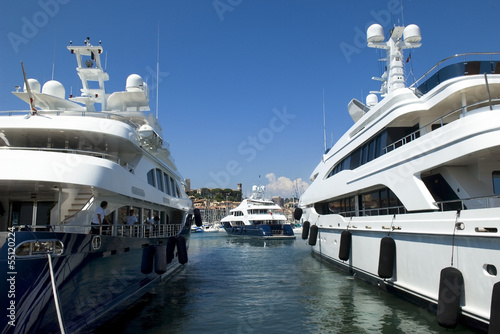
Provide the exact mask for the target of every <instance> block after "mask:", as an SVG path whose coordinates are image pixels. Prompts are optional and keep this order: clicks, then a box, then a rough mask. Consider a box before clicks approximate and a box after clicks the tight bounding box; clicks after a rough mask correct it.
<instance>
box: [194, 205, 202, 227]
mask: <svg viewBox="0 0 500 334" xmlns="http://www.w3.org/2000/svg"><path fill="white" fill-rule="evenodd" d="M193 213H194V222H195V223H196V226H198V227H200V226H201V225H203V222H202V220H201V213H200V209H198V208H195V209H194V210H193Z"/></svg>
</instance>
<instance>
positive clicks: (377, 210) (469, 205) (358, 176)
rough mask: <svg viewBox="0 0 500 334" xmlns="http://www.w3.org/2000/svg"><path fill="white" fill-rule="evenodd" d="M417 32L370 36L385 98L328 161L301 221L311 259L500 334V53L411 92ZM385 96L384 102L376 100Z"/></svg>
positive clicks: (426, 79) (443, 317)
mask: <svg viewBox="0 0 500 334" xmlns="http://www.w3.org/2000/svg"><path fill="white" fill-rule="evenodd" d="M420 41H421V35H420V29H419V27H418V26H416V25H413V24H412V25H408V26H407V27H400V26H396V27H394V28H393V29H392V30H391V32H390V37H389V38H388V39H387V40H386V39H385V38H384V31H383V28H382V27H381V26H380V25H378V24H374V25H372V26H370V27H369V28H368V30H367V42H368V46H369V47H372V48H378V49H382V50H386V59H384V60H385V62H386V63H385V73H384V74H383V75H382V77H381V78H374V79H377V80H380V81H381V82H382V86H381V89H380V91H377V92H370V94H369V95H368V97H367V98H366V104H365V103H362V102H360V101H358V100H356V99H353V100H351V101H350V102H349V104H348V111H349V113H350V115H351V116H352V119H353V121H354V125H352V127H351V128H350V129H348V130H347V132H346V133H345V134H344V135H343V136H342V137H341V138H340V139H339V140H338V142H337V143H336V144H335V145H334V146H333V147H332V148H331V149H330V150H329V151H327V152H325V153H324V154H323V156H322V157H321V161H320V162H319V164H318V165H317V167H316V168H315V169H314V171H313V173H312V176H311V181H312V184H311V185H310V186H309V188H308V189H307V190H306V191H305V193H304V194H303V195H302V196H301V198H300V203H299V204H300V207H299V208H298V209H297V210H296V212H295V218H296V219H301V220H302V221H304V231H303V235H302V237H303V238H304V239H308V243H309V245H311V249H312V252H313V255H315V256H319V257H320V258H322V259H325V260H328V261H329V262H331V263H333V264H334V265H336V266H337V267H339V268H341V269H343V270H345V271H347V272H349V273H351V274H356V277H357V278H361V279H363V280H366V281H368V282H370V283H372V284H374V285H377V286H379V287H381V288H382V289H385V290H387V291H389V292H393V293H395V294H397V295H400V296H403V297H405V298H407V299H409V300H411V301H413V302H416V303H418V304H420V305H422V306H424V307H426V308H428V309H429V310H430V311H431V312H434V313H435V314H436V315H437V321H438V323H439V324H440V325H441V326H443V327H446V328H453V327H455V326H456V325H457V324H458V323H460V322H463V323H465V324H466V325H467V326H472V327H475V328H479V329H481V330H487V329H488V326H489V331H490V333H499V332H500V283H498V282H499V281H500V278H499V276H498V274H499V272H498V270H499V269H500V234H499V229H500V199H499V195H500V162H499V157H500V54H498V53H473V54H462V55H455V56H452V57H450V58H448V59H445V60H443V61H441V62H439V63H438V64H437V65H435V66H434V67H432V68H431V69H430V70H429V71H428V72H427V73H425V74H424V76H422V78H420V79H419V80H417V81H416V82H415V83H414V84H412V85H411V86H409V87H407V86H406V84H405V73H404V64H405V62H407V61H408V60H409V59H408V57H407V58H405V57H404V56H403V50H404V49H410V48H416V47H419V46H420V45H421V44H420ZM379 99H380V101H379Z"/></svg>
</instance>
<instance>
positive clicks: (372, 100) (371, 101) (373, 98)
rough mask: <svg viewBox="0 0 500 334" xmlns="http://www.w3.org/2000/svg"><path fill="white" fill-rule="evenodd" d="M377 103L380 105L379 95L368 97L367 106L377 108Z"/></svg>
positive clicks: (369, 95)
mask: <svg viewBox="0 0 500 334" xmlns="http://www.w3.org/2000/svg"><path fill="white" fill-rule="evenodd" d="M377 103H378V97H377V95H375V94H368V96H367V97H366V105H367V106H368V107H370V108H371V107H373V106H375V105H376V104H377Z"/></svg>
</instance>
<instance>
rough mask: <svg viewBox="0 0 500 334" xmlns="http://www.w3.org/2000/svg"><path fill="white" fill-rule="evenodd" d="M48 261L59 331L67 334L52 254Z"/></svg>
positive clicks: (48, 255) (48, 256)
mask: <svg viewBox="0 0 500 334" xmlns="http://www.w3.org/2000/svg"><path fill="white" fill-rule="evenodd" d="M47 259H48V260H49V272H50V280H51V282H52V293H53V294H54V303H55V305H56V313H57V322H58V323H59V329H60V330H61V334H65V333H66V330H65V328H64V323H63V318H62V313H61V306H60V305H59V295H58V293H57V287H56V280H55V278H54V268H53V267H52V258H51V256H50V254H47Z"/></svg>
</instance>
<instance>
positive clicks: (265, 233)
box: [224, 223, 295, 240]
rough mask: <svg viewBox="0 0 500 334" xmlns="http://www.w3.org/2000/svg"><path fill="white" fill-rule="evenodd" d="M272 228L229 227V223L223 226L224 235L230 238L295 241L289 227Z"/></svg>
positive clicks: (267, 226)
mask: <svg viewBox="0 0 500 334" xmlns="http://www.w3.org/2000/svg"><path fill="white" fill-rule="evenodd" d="M273 227H274V226H272V225H260V226H259V225H257V226H255V225H244V226H231V225H230V224H229V223H226V224H225V225H224V229H225V230H226V233H227V234H228V235H230V236H237V237H243V238H259V239H272V240H287V239H295V235H294V233H293V229H292V227H291V226H290V225H277V226H276V227H277V228H278V229H273Z"/></svg>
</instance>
